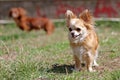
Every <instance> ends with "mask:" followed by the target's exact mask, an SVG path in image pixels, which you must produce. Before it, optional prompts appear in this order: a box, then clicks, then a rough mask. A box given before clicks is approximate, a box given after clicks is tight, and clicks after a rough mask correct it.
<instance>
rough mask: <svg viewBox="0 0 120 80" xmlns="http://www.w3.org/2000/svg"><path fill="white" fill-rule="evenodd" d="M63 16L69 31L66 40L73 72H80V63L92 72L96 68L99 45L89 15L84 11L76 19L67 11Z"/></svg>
mask: <svg viewBox="0 0 120 80" xmlns="http://www.w3.org/2000/svg"><path fill="white" fill-rule="evenodd" d="M65 16H66V24H67V27H68V29H69V34H68V38H69V41H70V46H71V48H72V50H73V56H74V60H75V70H77V71H79V70H81V69H82V67H81V63H85V66H86V67H87V70H88V71H90V72H94V71H95V70H93V68H92V67H93V66H98V64H97V62H96V58H97V56H98V46H99V45H98V37H97V35H96V33H95V30H94V25H93V24H94V21H93V19H92V16H91V13H90V12H89V11H88V10H87V9H86V10H85V11H83V12H82V13H81V14H80V15H79V17H77V16H76V15H75V14H74V13H73V12H72V11H70V10H67V11H66V14H65Z"/></svg>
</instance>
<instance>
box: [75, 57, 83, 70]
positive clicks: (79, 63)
mask: <svg viewBox="0 0 120 80" xmlns="http://www.w3.org/2000/svg"><path fill="white" fill-rule="evenodd" d="M74 60H75V70H76V71H80V70H81V68H82V67H81V61H80V59H79V57H78V56H76V55H74Z"/></svg>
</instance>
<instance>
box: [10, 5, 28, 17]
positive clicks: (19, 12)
mask: <svg viewBox="0 0 120 80" xmlns="http://www.w3.org/2000/svg"><path fill="white" fill-rule="evenodd" d="M24 15H26V11H25V10H24V9H23V8H21V7H19V8H11V9H10V11H9V16H10V17H12V18H18V17H20V16H24Z"/></svg>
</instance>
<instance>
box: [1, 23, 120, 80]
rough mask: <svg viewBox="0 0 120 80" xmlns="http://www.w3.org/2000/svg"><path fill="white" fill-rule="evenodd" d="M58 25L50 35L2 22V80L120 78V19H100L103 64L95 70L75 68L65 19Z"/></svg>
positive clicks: (113, 79) (100, 63) (100, 58)
mask: <svg viewBox="0 0 120 80" xmlns="http://www.w3.org/2000/svg"><path fill="white" fill-rule="evenodd" d="M55 25H56V29H55V32H54V33H53V34H52V35H50V36H47V35H46V34H45V32H44V31H43V30H40V31H32V32H25V31H21V30H20V29H19V28H18V27H17V26H16V25H15V24H7V25H0V80H120V22H112V21H97V22H96V24H95V25H96V27H95V28H96V32H97V34H98V36H99V41H100V48H99V57H98V63H99V65H100V66H99V67H96V68H94V69H96V70H97V72H94V73H90V72H88V71H86V70H83V71H81V72H76V71H74V70H73V68H74V67H73V66H74V61H73V58H72V55H71V53H72V50H71V48H70V46H69V41H68V38H67V33H68V30H67V27H66V26H65V23H64V22H61V23H59V22H56V23H55Z"/></svg>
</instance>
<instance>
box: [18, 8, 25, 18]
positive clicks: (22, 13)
mask: <svg viewBox="0 0 120 80" xmlns="http://www.w3.org/2000/svg"><path fill="white" fill-rule="evenodd" d="M18 10H19V13H20V15H21V16H24V15H27V12H26V11H25V9H23V8H21V7H19V8H18Z"/></svg>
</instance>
